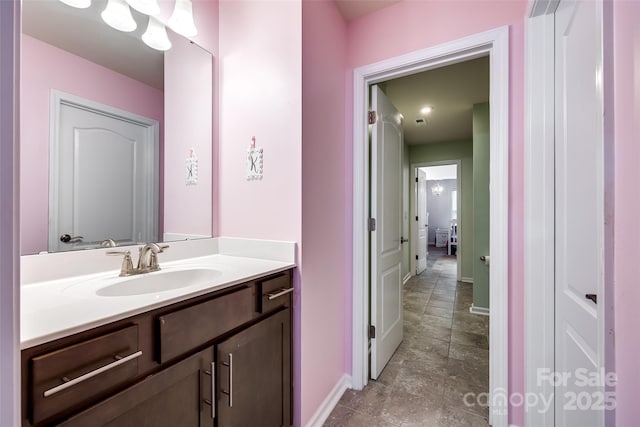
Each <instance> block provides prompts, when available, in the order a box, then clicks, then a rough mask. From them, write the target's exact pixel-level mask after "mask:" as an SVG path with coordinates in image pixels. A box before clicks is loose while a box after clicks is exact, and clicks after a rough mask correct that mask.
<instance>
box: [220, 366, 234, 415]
mask: <svg viewBox="0 0 640 427" xmlns="http://www.w3.org/2000/svg"><path fill="white" fill-rule="evenodd" d="M222 364H223V365H224V366H228V367H229V391H224V390H222V394H226V395H227V396H229V408H233V353H229V363H227V362H222Z"/></svg>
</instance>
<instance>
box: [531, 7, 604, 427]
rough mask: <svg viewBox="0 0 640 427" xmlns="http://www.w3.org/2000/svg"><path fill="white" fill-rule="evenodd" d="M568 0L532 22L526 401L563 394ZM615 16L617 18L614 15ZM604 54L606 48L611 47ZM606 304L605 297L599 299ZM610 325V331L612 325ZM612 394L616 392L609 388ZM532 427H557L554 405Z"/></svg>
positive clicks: (540, 11)
mask: <svg viewBox="0 0 640 427" xmlns="http://www.w3.org/2000/svg"><path fill="white" fill-rule="evenodd" d="M559 3H560V0H529V4H528V6H527V13H526V17H525V140H524V149H525V150H524V157H525V158H524V166H525V174H524V195H525V210H524V224H525V229H524V280H525V281H524V291H525V294H524V301H525V337H524V338H525V342H524V344H525V348H524V358H525V360H524V362H525V363H524V371H525V378H524V379H525V384H524V392H525V396H529V395H536V396H543V397H544V399H547V400H548V399H549V398H552V396H553V394H554V392H555V390H554V387H553V386H552V385H551V384H550V382H549V381H539V378H538V372H539V370H540V369H548V370H549V372H554V371H555V360H554V359H555V253H554V251H553V250H549V248H553V247H554V245H555V233H554V230H555V98H554V95H555V11H556V9H557V7H558V4H559ZM608 7H610V2H607V1H604V2H603V26H602V30H603V41H604V45H605V46H606V45H607V40H608V38H609V37H610V34H609V33H608V29H610V27H609V26H608V25H607V24H608V18H607V17H608V16H610V14H608V11H607V10H608V9H607V8H608ZM609 19H610V18H609ZM603 50H604V49H603ZM603 54H604V55H605V58H604V60H605V64H604V75H603V81H604V84H603V99H604V106H605V108H606V107H607V105H608V102H610V101H611V98H612V93H613V89H612V81H611V76H610V70H609V69H608V68H607V65H606V60H607V58H606V52H603ZM603 120H604V129H605V131H604V135H603V137H604V145H605V148H604V179H605V182H604V185H605V188H613V187H614V182H613V178H612V177H613V173H611V170H612V168H613V167H614V166H613V155H612V152H611V149H610V148H607V145H608V144H610V142H609V139H610V136H608V134H607V131H606V128H607V123H608V121H612V120H613V118H612V116H611V115H609V116H607V115H605V116H604V118H603ZM612 194H613V191H605V195H604V204H605V206H604V210H605V212H607V211H610V210H611V206H612V200H611V197H612V196H611V195H612ZM603 227H604V236H605V237H604V239H605V240H604V292H603V296H602V301H598V303H599V304H600V303H603V304H605V310H604V316H603V319H600V320H601V321H602V322H604V324H603V325H602V326H601V327H602V328H603V330H605V331H607V330H608V329H610V330H611V331H613V303H605V301H613V297H614V295H613V286H607V284H608V283H612V282H613V281H612V274H613V273H612V270H613V269H612V263H613V261H612V259H613V258H612V255H611V254H612V253H613V249H612V248H613V240H612V239H613V224H612V221H611V222H605V224H604V225H603ZM598 299H600V297H599V298H598ZM608 326H609V327H608ZM604 337H605V342H604V343H603V345H604V368H605V371H606V372H615V366H614V364H615V361H614V357H613V353H614V345H613V339H614V335H613V332H610V333H605V334H604ZM605 391H607V392H612V391H615V387H611V386H607V388H606V389H605ZM525 421H526V422H525V425H531V426H540V427H551V426H554V425H555V409H554V405H551V406H550V408H549V410H548V411H546V412H543V413H540V412H539V411H537V410H535V408H534V409H533V410H526V411H525ZM614 422H615V408H614V409H613V410H609V411H605V425H613V424H614Z"/></svg>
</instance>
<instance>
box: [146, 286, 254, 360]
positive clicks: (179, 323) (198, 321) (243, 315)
mask: <svg viewBox="0 0 640 427" xmlns="http://www.w3.org/2000/svg"><path fill="white" fill-rule="evenodd" d="M253 289H254V288H253V287H244V288H241V289H239V290H237V291H234V292H232V293H230V294H226V295H223V296H220V297H217V298H213V299H211V300H209V301H205V302H202V303H200V304H196V305H193V306H191V307H187V308H183V309H181V310H178V311H174V312H173V313H168V314H165V315H162V316H159V317H158V321H157V325H158V337H159V342H158V345H159V351H158V358H159V360H158V361H159V362H160V363H164V362H166V361H167V360H171V359H173V358H174V357H177V356H180V355H181V354H184V353H186V352H188V351H189V350H192V349H194V348H196V347H198V346H200V345H202V344H204V343H206V342H209V341H211V340H213V339H214V338H216V337H217V336H220V335H222V334H224V333H226V332H228V331H230V330H232V329H234V328H237V327H238V326H241V325H242V324H243V323H246V322H248V321H250V320H251V319H252V317H253V313H254V311H255V307H254V304H253V301H254V299H253Z"/></svg>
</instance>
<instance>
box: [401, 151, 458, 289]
mask: <svg viewBox="0 0 640 427" xmlns="http://www.w3.org/2000/svg"><path fill="white" fill-rule="evenodd" d="M443 165H456V191H457V192H458V200H457V201H456V203H457V205H458V216H460V215H461V212H462V210H461V207H462V183H461V178H462V175H461V174H460V170H461V168H462V160H460V159H458V160H442V161H437V162H422V163H411V165H410V166H409V169H410V170H413V176H414V178H415V176H416V171H417V170H418V168H428V167H430V166H443ZM409 191H410V194H413V198H412V199H410V200H411V202H410V206H409V212H413V214H414V215H413V216H415V214H417V212H416V210H417V209H418V206H417V204H416V203H417V201H418V200H417V198H418V192H417V187H416V180H415V179H411V188H410V190H409ZM427 191H429V189H428V188H427ZM428 209H429V204H427V210H428ZM409 223H410V226H409V230H410V231H409V232H410V235H411V238H412V239H413V241H414V243H413V244H411V245H410V255H409V270H410V271H411V273H412V274H411V275H412V276H414V275H415V272H416V255H417V253H418V251H417V248H416V245H417V243H418V227H416V221H414V220H412V217H409ZM462 229H463V225H462V223H461V221H460V218H458V246H462V238H461V236H462V232H461V230H462ZM428 244H429V236H427V245H428ZM456 254H457V255H456V258H457V259H456V264H457V265H456V269H457V273H456V274H457V278H456V280H458V281H461V280H462V253H461V252H460V251H459V250H458V249H457V248H456Z"/></svg>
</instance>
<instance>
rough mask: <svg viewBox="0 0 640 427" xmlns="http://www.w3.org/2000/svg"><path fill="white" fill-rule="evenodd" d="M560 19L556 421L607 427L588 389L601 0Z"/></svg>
mask: <svg viewBox="0 0 640 427" xmlns="http://www.w3.org/2000/svg"><path fill="white" fill-rule="evenodd" d="M555 19H556V25H555V32H556V33H555V45H556V58H555V64H556V65H555V74H556V77H555V80H556V93H555V98H556V100H555V103H556V108H555V111H556V113H555V114H556V119H555V122H556V128H555V138H556V143H555V144H556V148H555V157H556V163H555V170H556V172H555V175H556V183H555V189H556V190H555V191H556V196H555V197H556V200H555V209H556V212H555V215H556V246H555V253H556V263H555V264H556V271H555V276H556V277H555V287H556V292H555V298H556V300H555V301H556V302H555V304H556V306H555V312H556V321H555V329H556V331H555V371H556V373H557V374H558V375H559V376H560V377H559V378H565V379H562V380H558V381H556V382H555V384H556V392H555V396H556V399H555V414H556V415H555V417H556V420H555V424H556V425H557V426H568V427H572V426H580V427H588V426H602V425H603V423H604V418H603V417H604V411H603V410H602V408H603V406H605V404H606V402H605V401H604V400H605V399H604V395H603V394H602V393H603V392H604V389H603V387H602V386H601V385H592V386H589V385H586V384H584V383H585V381H584V377H585V376H589V377H590V378H591V379H597V378H599V377H598V376H597V374H598V373H600V369H601V368H602V367H603V366H604V361H603V354H604V352H603V348H604V345H603V343H604V339H603V338H604V336H603V332H604V331H603V310H602V307H603V301H602V299H603V297H604V293H603V263H604V260H603V237H604V236H603V230H604V216H603V212H604V208H603V207H604V202H603V200H604V192H603V189H604V188H603V167H604V165H603V159H604V154H603V124H602V123H603V107H602V2H601V1H575V2H574V1H561V2H560V4H559V6H558V9H557V11H556V18H555ZM596 300H597V302H596ZM593 376H595V377H593ZM593 382H594V383H597V382H601V381H593Z"/></svg>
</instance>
